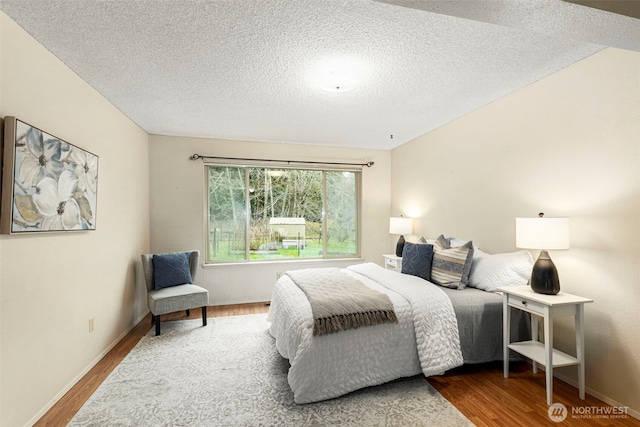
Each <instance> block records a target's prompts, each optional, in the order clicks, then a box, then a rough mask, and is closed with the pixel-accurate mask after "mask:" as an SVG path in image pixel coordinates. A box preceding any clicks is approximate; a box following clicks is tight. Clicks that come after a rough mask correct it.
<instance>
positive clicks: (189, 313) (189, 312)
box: [187, 308, 191, 317]
mask: <svg viewBox="0 0 640 427" xmlns="http://www.w3.org/2000/svg"><path fill="white" fill-rule="evenodd" d="M189 316H191V310H189V309H188V308H187V317H189Z"/></svg>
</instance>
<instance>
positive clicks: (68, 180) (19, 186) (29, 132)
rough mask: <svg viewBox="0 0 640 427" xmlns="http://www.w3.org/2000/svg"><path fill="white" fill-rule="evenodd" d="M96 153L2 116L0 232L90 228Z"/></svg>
mask: <svg viewBox="0 0 640 427" xmlns="http://www.w3.org/2000/svg"><path fill="white" fill-rule="evenodd" d="M97 191H98V156H96V155H95V154H92V153H90V152H88V151H86V150H83V149H82V148H79V147H77V146H75V145H73V144H70V143H68V142H66V141H64V140H62V139H60V138H57V137H55V136H53V135H50V134H48V133H46V132H43V131H42V130H40V129H38V128H36V127H34V126H31V125H29V124H27V123H25V122H23V121H21V120H18V119H16V118H15V117H5V118H4V149H3V159H2V203H1V207H0V232H2V233H5V234H19V233H32V232H52V231H79V230H95V229H96V206H97V205H96V202H97Z"/></svg>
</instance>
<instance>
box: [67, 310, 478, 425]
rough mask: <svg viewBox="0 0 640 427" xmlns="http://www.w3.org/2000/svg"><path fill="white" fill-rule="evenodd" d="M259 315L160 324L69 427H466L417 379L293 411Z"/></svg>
mask: <svg viewBox="0 0 640 427" xmlns="http://www.w3.org/2000/svg"><path fill="white" fill-rule="evenodd" d="M268 327H269V324H268V322H267V321H266V314H257V315H249V316H233V317H220V318H212V319H209V325H208V326H206V327H204V328H203V327H202V323H201V321H200V320H187V321H181V322H168V323H164V324H163V325H162V335H161V336H159V337H156V336H154V335H153V333H154V332H153V330H152V331H150V333H149V334H148V335H147V336H145V337H143V338H142V340H141V341H140V342H139V343H138V345H137V346H136V347H135V348H134V349H133V350H132V351H131V352H130V353H129V354H128V355H127V357H126V358H125V359H124V360H123V361H122V363H120V365H118V366H117V367H116V369H115V370H114V371H113V372H112V373H111V375H109V377H108V378H107V379H106V380H105V381H104V383H102V385H101V386H100V387H99V388H98V390H97V391H96V392H95V393H94V394H93V395H92V396H91V397H90V398H89V400H88V401H87V402H86V403H85V404H84V406H83V407H82V408H81V409H80V411H79V412H78V413H77V414H76V416H75V417H74V418H73V419H72V420H71V422H70V423H69V425H70V426H100V427H103V426H136V427H144V426H149V427H151V426H153V427H159V426H189V427H192V426H225V427H226V426H243V427H244V426H296V427H298V426H338V425H339V426H472V425H473V424H472V423H471V422H470V421H469V420H468V419H466V418H465V417H464V416H463V415H462V414H461V413H460V412H459V411H458V410H457V409H456V408H455V407H454V406H453V405H451V404H450V403H449V402H448V401H447V400H446V399H445V398H444V397H442V396H441V395H440V394H439V393H438V392H437V391H436V390H435V389H434V388H433V387H431V385H429V383H428V382H427V381H426V380H425V379H424V377H422V376H420V377H413V378H409V379H404V380H398V381H394V382H392V383H388V384H384V385H381V386H377V387H370V388H367V389H364V390H360V391H356V392H354V393H351V394H349V395H347V396H343V397H341V398H337V399H332V400H329V401H325V402H318V403H311V404H306V405H296V404H295V403H294V402H293V393H292V392H291V389H290V388H289V384H288V383H287V370H288V369H289V363H288V361H287V360H285V359H283V358H282V357H281V356H280V355H279V354H278V352H277V351H276V349H275V344H274V340H273V338H272V337H271V335H269V332H268Z"/></svg>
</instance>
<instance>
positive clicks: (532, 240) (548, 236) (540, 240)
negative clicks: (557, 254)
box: [516, 218, 569, 250]
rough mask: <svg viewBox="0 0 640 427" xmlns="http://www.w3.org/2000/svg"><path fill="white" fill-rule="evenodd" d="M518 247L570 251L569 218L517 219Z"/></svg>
mask: <svg viewBox="0 0 640 427" xmlns="http://www.w3.org/2000/svg"><path fill="white" fill-rule="evenodd" d="M516 247H518V248H522V249H540V250H559V249H569V218H516Z"/></svg>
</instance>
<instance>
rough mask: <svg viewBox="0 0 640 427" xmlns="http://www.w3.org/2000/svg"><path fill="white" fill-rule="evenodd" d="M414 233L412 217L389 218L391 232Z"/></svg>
mask: <svg viewBox="0 0 640 427" xmlns="http://www.w3.org/2000/svg"><path fill="white" fill-rule="evenodd" d="M411 233H413V220H412V219H411V218H394V217H391V218H389V234H411Z"/></svg>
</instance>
